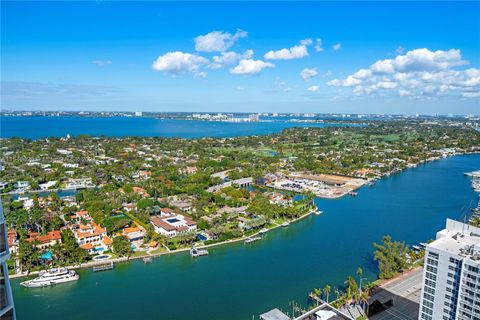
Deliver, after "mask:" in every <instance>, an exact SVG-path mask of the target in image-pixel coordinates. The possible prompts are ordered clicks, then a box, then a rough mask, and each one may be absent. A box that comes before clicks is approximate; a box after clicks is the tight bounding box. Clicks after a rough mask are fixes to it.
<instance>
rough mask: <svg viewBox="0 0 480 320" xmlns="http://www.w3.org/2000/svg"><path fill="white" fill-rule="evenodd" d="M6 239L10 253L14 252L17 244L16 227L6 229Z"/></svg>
mask: <svg viewBox="0 0 480 320" xmlns="http://www.w3.org/2000/svg"><path fill="white" fill-rule="evenodd" d="M7 239H8V247H9V248H10V253H16V252H17V248H18V244H19V241H18V232H17V229H15V228H11V229H8V233H7Z"/></svg>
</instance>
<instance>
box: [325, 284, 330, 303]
mask: <svg viewBox="0 0 480 320" xmlns="http://www.w3.org/2000/svg"><path fill="white" fill-rule="evenodd" d="M331 289H332V288H331V287H330V286H329V285H328V284H327V285H326V286H325V287H324V288H323V294H324V295H325V297H326V298H327V303H328V300H329V298H330V290H331Z"/></svg>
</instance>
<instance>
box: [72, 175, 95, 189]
mask: <svg viewBox="0 0 480 320" xmlns="http://www.w3.org/2000/svg"><path fill="white" fill-rule="evenodd" d="M92 187H95V185H94V184H93V182H92V179H91V178H79V179H73V178H69V179H68V181H67V183H66V185H65V188H66V189H85V188H92Z"/></svg>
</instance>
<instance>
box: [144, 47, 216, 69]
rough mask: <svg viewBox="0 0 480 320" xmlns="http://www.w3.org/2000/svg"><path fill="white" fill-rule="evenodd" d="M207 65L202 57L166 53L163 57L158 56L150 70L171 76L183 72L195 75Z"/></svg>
mask: <svg viewBox="0 0 480 320" xmlns="http://www.w3.org/2000/svg"><path fill="white" fill-rule="evenodd" d="M207 63H208V60H207V59H205V58H204V57H201V56H197V55H195V54H191V53H184V52H181V51H175V52H167V53H166V54H164V55H163V56H159V57H158V58H157V60H155V61H154V62H153V65H152V68H153V69H154V70H157V71H160V72H165V73H171V74H179V73H183V72H193V73H197V72H198V70H199V69H200V68H201V67H202V66H204V65H206V64H207Z"/></svg>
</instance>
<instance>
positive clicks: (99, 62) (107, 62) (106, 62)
mask: <svg viewBox="0 0 480 320" xmlns="http://www.w3.org/2000/svg"><path fill="white" fill-rule="evenodd" d="M92 63H93V64H94V65H96V66H97V67H105V66H108V65H111V64H112V61H110V60H93V61H92Z"/></svg>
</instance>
